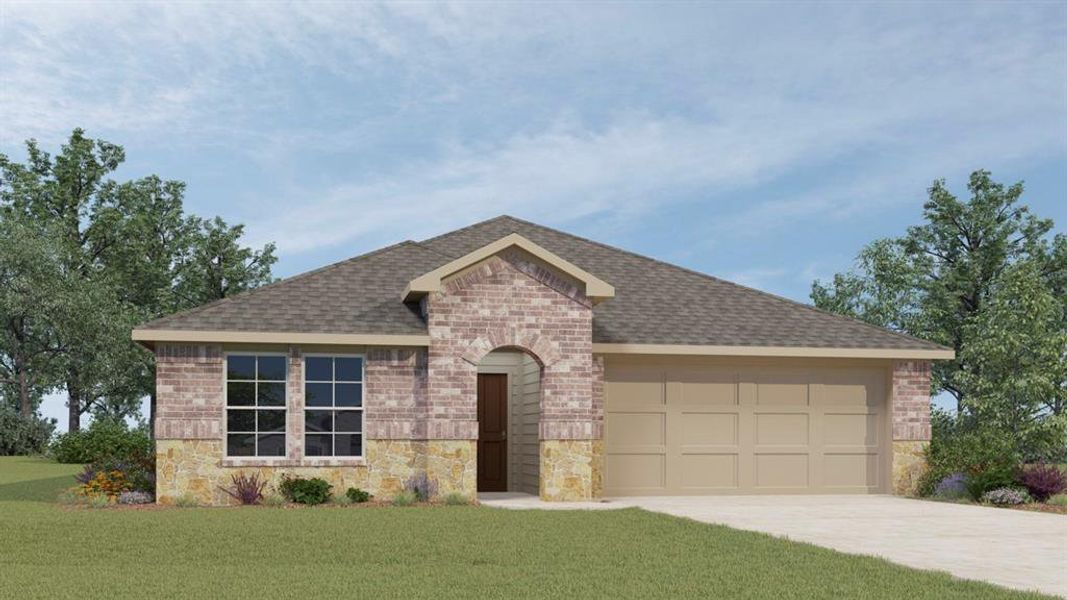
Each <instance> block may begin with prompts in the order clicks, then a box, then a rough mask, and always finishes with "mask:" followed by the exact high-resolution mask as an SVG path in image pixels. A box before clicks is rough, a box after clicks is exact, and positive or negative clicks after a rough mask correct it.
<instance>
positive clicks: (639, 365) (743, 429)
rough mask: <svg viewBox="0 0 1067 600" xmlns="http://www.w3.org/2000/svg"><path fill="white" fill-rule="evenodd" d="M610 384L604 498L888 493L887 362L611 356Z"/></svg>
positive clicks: (607, 381) (607, 390)
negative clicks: (782, 362) (763, 361)
mask: <svg viewBox="0 0 1067 600" xmlns="http://www.w3.org/2000/svg"><path fill="white" fill-rule="evenodd" d="M679 363H681V364H679ZM604 383H605V386H604V389H605V454H606V456H605V474H604V486H605V494H606V495H609V496H612V495H615V496H626V495H630V496H633V495H655V494H730V493H736V494H764V493H766V494H783V493H872V492H882V491H884V489H885V487H886V481H885V480H886V479H887V477H886V467H887V463H886V451H885V448H884V447H885V445H886V444H885V441H886V438H887V433H888V432H887V430H886V426H887V425H886V420H885V412H886V389H887V385H886V383H887V371H886V369H885V367H882V366H877V365H875V366H848V367H838V366H806V365H803V364H802V365H799V366H776V365H773V364H765V365H760V364H756V365H743V364H742V365H737V366H732V365H730V364H722V363H717V362H713V361H709V362H708V363H706V364H702V363H700V362H698V361H693V360H683V359H679V360H677V361H674V362H670V361H663V360H661V359H649V360H647V361H644V362H640V361H635V360H633V359H619V360H612V357H608V360H607V361H606V369H605V382H604Z"/></svg>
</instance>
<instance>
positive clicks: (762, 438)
mask: <svg viewBox="0 0 1067 600" xmlns="http://www.w3.org/2000/svg"><path fill="white" fill-rule="evenodd" d="M755 418H756V444H757V445H761V446H765V445H773V446H806V445H807V444H808V442H809V436H808V433H809V429H810V425H809V420H808V419H809V417H808V415H807V414H805V413H760V414H757V415H756V416H755Z"/></svg>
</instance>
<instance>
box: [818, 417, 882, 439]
mask: <svg viewBox="0 0 1067 600" xmlns="http://www.w3.org/2000/svg"><path fill="white" fill-rule="evenodd" d="M822 423H823V445H824V446H877V445H878V440H879V438H880V437H881V436H879V435H878V415H876V414H841V413H826V414H825V415H823V421H822Z"/></svg>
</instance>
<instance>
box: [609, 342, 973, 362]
mask: <svg viewBox="0 0 1067 600" xmlns="http://www.w3.org/2000/svg"><path fill="white" fill-rule="evenodd" d="M593 353H594V354H662V355H680V356H765V357H780V358H876V359H895V360H952V359H953V358H955V357H956V353H955V352H954V351H953V350H951V349H948V348H929V349H927V348H821V347H804V346H712V345H697V344H609V343H594V344H593Z"/></svg>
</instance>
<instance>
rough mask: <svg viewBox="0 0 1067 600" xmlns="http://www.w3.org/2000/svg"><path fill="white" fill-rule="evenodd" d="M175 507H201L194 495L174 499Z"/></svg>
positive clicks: (184, 495)
mask: <svg viewBox="0 0 1067 600" xmlns="http://www.w3.org/2000/svg"><path fill="white" fill-rule="evenodd" d="M174 506H177V507H178V508H196V507H197V506H200V501H199V500H197V499H196V496H194V495H192V494H182V495H181V496H178V497H177V498H175V499H174Z"/></svg>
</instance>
